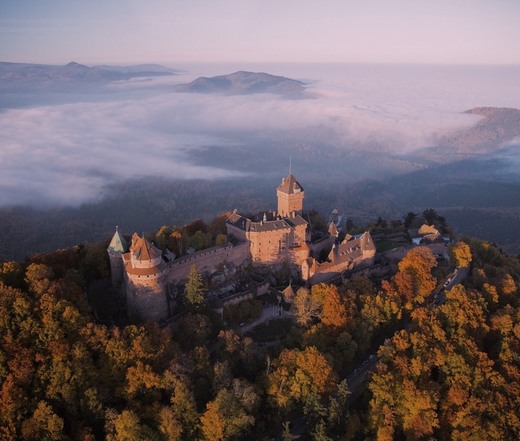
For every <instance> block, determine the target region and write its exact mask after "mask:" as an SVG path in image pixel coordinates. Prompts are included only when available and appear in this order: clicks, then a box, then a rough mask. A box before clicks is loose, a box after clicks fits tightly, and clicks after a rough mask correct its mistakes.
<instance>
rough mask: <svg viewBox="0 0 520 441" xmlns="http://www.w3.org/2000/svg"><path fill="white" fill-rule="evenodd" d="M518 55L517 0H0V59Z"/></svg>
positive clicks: (462, 60) (377, 59)
mask: <svg viewBox="0 0 520 441" xmlns="http://www.w3.org/2000/svg"><path fill="white" fill-rule="evenodd" d="M72 60H74V61H77V62H80V63H85V64H94V63H126V64H129V63H141V62H157V63H163V64H175V63H176V62H343V63H345V62H347V63H348V62H353V63H366V62H368V63H443V64H520V0H321V1H318V0H315V1H311V0H0V61H13V62H29V63H31V62H33V63H56V64H61V63H67V62H69V61H72Z"/></svg>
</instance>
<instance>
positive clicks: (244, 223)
mask: <svg viewBox="0 0 520 441" xmlns="http://www.w3.org/2000/svg"><path fill="white" fill-rule="evenodd" d="M226 223H228V224H229V225H233V226H234V227H236V228H239V229H241V230H244V231H249V226H250V225H251V221H250V220H249V219H248V218H247V217H244V216H241V215H240V214H238V213H237V212H233V214H232V215H231V216H229V217H228V218H227V220H226Z"/></svg>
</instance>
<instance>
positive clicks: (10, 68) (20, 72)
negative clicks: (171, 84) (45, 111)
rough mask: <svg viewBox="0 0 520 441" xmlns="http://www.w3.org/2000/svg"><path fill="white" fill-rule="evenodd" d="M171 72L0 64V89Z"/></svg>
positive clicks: (150, 67)
mask: <svg viewBox="0 0 520 441" xmlns="http://www.w3.org/2000/svg"><path fill="white" fill-rule="evenodd" d="M175 73H176V71H175V70H173V69H169V68H167V67H164V66H161V65H158V64H141V65H134V66H92V67H89V66H86V65H84V64H79V63H76V62H74V61H73V62H70V63H68V64H66V65H64V66H59V65H49V64H29V63H10V62H0V90H17V89H20V88H24V90H27V89H26V88H29V89H30V90H45V89H51V90H52V89H56V88H62V87H66V86H67V85H71V84H102V83H106V82H110V81H120V80H128V79H131V78H135V77H150V76H163V75H175Z"/></svg>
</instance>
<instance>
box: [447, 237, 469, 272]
mask: <svg viewBox="0 0 520 441" xmlns="http://www.w3.org/2000/svg"><path fill="white" fill-rule="evenodd" d="M448 251H449V253H450V259H451V262H452V263H453V264H454V265H455V267H456V268H464V267H466V266H468V265H469V264H470V263H471V259H472V257H471V248H470V247H469V245H468V244H467V243H466V242H462V241H460V242H457V243H456V244H455V245H452V246H451V247H450V248H449V250H448Z"/></svg>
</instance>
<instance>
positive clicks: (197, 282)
mask: <svg viewBox="0 0 520 441" xmlns="http://www.w3.org/2000/svg"><path fill="white" fill-rule="evenodd" d="M205 292H206V289H205V286H204V281H203V280H202V276H201V275H200V274H199V272H198V270H197V267H196V266H195V265H193V266H192V267H191V268H190V272H189V274H188V281H187V283H186V291H185V300H186V305H187V306H188V307H189V308H191V309H194V310H200V309H202V308H204V306H205V305H206V298H205V295H204V294H205Z"/></svg>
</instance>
